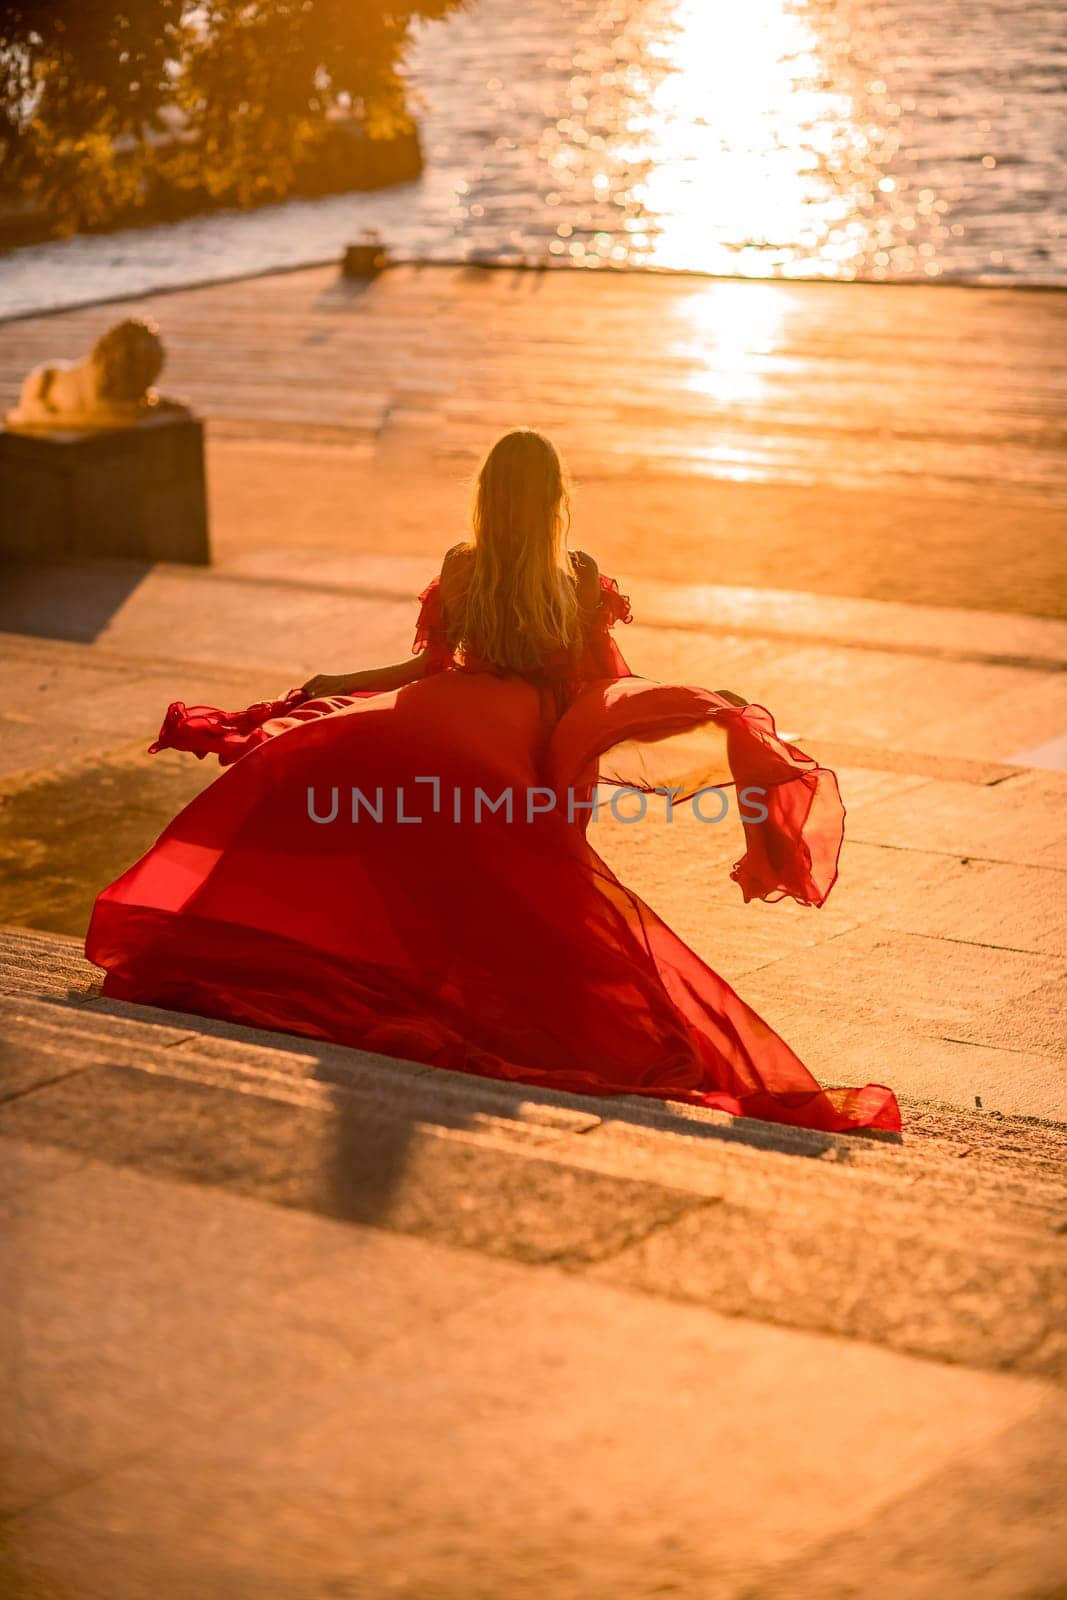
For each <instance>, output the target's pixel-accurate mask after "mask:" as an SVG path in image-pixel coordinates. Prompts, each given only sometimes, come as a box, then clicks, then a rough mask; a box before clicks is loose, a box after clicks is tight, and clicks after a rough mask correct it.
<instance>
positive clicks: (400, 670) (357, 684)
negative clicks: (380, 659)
mask: <svg viewBox="0 0 1067 1600" xmlns="http://www.w3.org/2000/svg"><path fill="white" fill-rule="evenodd" d="M425 673H426V658H425V656H421V655H418V656H409V657H408V659H407V660H406V661H397V662H394V664H393V665H392V666H389V667H367V668H366V669H365V670H364V671H363V672H339V673H336V674H331V673H328V672H320V673H318V674H316V676H315V677H314V678H309V679H308V681H307V682H306V683H305V684H303V685H302V688H303V692H304V693H305V694H306V695H307V696H308V698H309V699H311V700H317V699H319V698H320V697H321V696H323V695H331V694H359V693H360V692H361V691H366V690H371V691H372V692H374V693H384V692H385V691H386V690H388V689H402V688H403V687H404V685H405V684H406V683H414V682H415V681H416V680H417V679H418V678H421V677H424V676H425Z"/></svg>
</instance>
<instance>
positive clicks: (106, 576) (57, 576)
mask: <svg viewBox="0 0 1067 1600" xmlns="http://www.w3.org/2000/svg"><path fill="white" fill-rule="evenodd" d="M151 571H152V563H151V562H143V561H94V562H92V563H86V562H69V563H56V564H55V565H51V564H50V565H48V566H42V565H38V564H37V563H29V562H15V563H12V564H11V565H10V566H7V567H6V568H5V571H4V582H3V584H0V632H3V633H22V634H29V635H31V636H32V637H34V638H38V639H68V640H71V641H72V642H73V643H75V644H91V643H92V641H93V640H94V639H97V638H98V637H99V636H100V634H102V633H103V632H104V630H105V629H106V627H107V625H108V623H109V622H110V621H111V619H112V617H114V616H115V614H116V613H117V612H118V611H120V610H121V609H122V607H123V605H124V604H125V603H126V601H127V600H128V599H129V597H130V595H131V594H133V593H134V591H135V590H136V589H137V588H138V587H139V585H140V584H141V583H143V581H144V579H145V578H146V577H147V576H148V574H149V573H150V572H151Z"/></svg>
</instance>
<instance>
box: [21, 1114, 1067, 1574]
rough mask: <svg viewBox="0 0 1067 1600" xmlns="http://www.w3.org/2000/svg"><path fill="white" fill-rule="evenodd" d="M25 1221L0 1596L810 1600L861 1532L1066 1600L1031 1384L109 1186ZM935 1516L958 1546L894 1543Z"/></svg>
mask: <svg viewBox="0 0 1067 1600" xmlns="http://www.w3.org/2000/svg"><path fill="white" fill-rule="evenodd" d="M4 1143H5V1150H6V1151H11V1152H12V1153H13V1155H14V1157H15V1162H16V1167H17V1166H18V1165H19V1164H20V1163H22V1162H24V1161H25V1159H26V1157H25V1155H24V1153H23V1151H22V1149H21V1147H20V1146H18V1145H15V1146H13V1147H12V1146H11V1145H10V1144H9V1142H8V1141H6V1140H5V1141H4ZM34 1159H36V1157H35V1153H33V1154H31V1156H30V1160H31V1162H32V1161H33V1160H34ZM64 1159H67V1158H64ZM15 1199H16V1208H15V1219H16V1226H15V1232H14V1235H13V1238H12V1234H11V1233H10V1232H9V1233H8V1243H7V1248H8V1249H9V1250H10V1249H11V1248H12V1242H13V1243H14V1247H15V1248H16V1250H18V1251H19V1252H20V1254H21V1258H22V1259H23V1260H25V1259H28V1258H30V1257H31V1256H32V1258H33V1259H34V1260H35V1263H36V1270H35V1271H34V1273H33V1274H32V1276H31V1277H29V1278H27V1277H26V1275H25V1274H20V1276H19V1279H18V1280H17V1288H18V1292H17V1294H16V1296H15V1297H14V1299H13V1301H11V1302H10V1303H9V1306H8V1315H7V1319H6V1320H7V1337H8V1339H12V1338H13V1339H15V1340H16V1341H17V1347H18V1351H19V1360H18V1362H17V1363H16V1365H15V1367H14V1369H12V1368H10V1367H8V1368H7V1369H6V1370H7V1371H8V1375H9V1377H8V1381H9V1382H11V1381H12V1379H13V1381H14V1385H15V1394H14V1398H15V1401H16V1404H15V1406H14V1407H12V1406H11V1405H10V1404H9V1405H8V1406H5V1408H4V1414H5V1419H6V1424H5V1425H6V1427H7V1429H8V1430H10V1429H11V1427H12V1424H13V1423H14V1424H15V1431H14V1437H13V1438H10V1433H9V1452H10V1454H9V1460H10V1461H11V1463H12V1466H13V1468H14V1472H15V1481H14V1484H13V1485H12V1484H9V1486H8V1488H7V1491H6V1496H5V1498H6V1500H7V1508H8V1511H9V1516H8V1519H7V1523H6V1528H7V1536H6V1542H5V1546H4V1551H3V1556H2V1558H0V1560H2V1562H3V1567H0V1571H3V1570H5V1569H6V1577H5V1581H6V1582H7V1583H8V1585H9V1587H8V1590H7V1592H9V1593H12V1594H29V1593H33V1592H34V1590H33V1589H32V1587H31V1585H33V1584H36V1585H38V1586H39V1591H38V1592H41V1593H54V1594H55V1595H57V1596H59V1595H62V1596H63V1597H64V1600H149V1597H152V1600H156V1597H158V1596H159V1595H161V1594H168V1595H169V1594H174V1595H178V1594H181V1595H185V1594H188V1595H193V1594H195V1595H196V1596H197V1597H198V1600H216V1597H217V1600H223V1597H225V1600H309V1597H310V1596H311V1595H315V1596H318V1595H327V1594H329V1595H334V1596H339V1597H340V1596H351V1597H352V1600H355V1597H356V1596H358V1597H359V1600H384V1597H385V1596H387V1595H393V1594H410V1595H412V1596H418V1597H419V1600H461V1597H463V1600H468V1597H469V1600H499V1596H500V1595H502V1594H507V1595H508V1596H515V1597H516V1600H519V1597H522V1596H530V1597H531V1600H532V1597H533V1596H539V1597H540V1596H544V1597H546V1600H615V1597H616V1596H618V1595H619V1594H621V1593H624V1592H625V1593H626V1594H627V1595H628V1596H633V1597H634V1600H645V1597H651V1596H653V1595H659V1594H663V1593H671V1592H675V1593H680V1594H697V1593H699V1594H700V1595H702V1596H707V1597H708V1600H728V1597H729V1600H735V1597H736V1600H741V1597H742V1596H744V1595H747V1594H750V1593H756V1594H762V1593H763V1592H765V1591H766V1592H767V1593H774V1594H777V1593H780V1592H785V1591H784V1590H783V1588H782V1585H783V1583H784V1582H785V1581H786V1580H787V1578H791V1579H792V1582H791V1585H790V1587H789V1589H788V1592H789V1593H790V1594H791V1595H793V1596H795V1597H797V1600H822V1597H823V1596H824V1595H825V1594H826V1593H828V1592H831V1591H829V1590H828V1589H826V1588H824V1587H821V1585H822V1583H823V1578H824V1575H825V1573H826V1572H827V1570H828V1569H829V1570H830V1571H831V1573H833V1571H834V1570H835V1569H834V1567H833V1553H834V1551H836V1550H839V1549H840V1548H841V1547H842V1545H845V1546H846V1548H847V1549H848V1550H849V1551H850V1552H851V1564H850V1563H849V1562H848V1561H845V1560H844V1558H843V1557H841V1558H839V1562H840V1563H843V1567H841V1566H839V1569H838V1570H845V1571H853V1570H855V1565H854V1564H855V1562H856V1560H857V1554H856V1551H857V1547H858V1548H860V1549H867V1550H868V1551H869V1550H870V1540H871V1536H872V1529H874V1528H877V1527H878V1526H879V1525H880V1524H881V1522H882V1519H883V1517H887V1518H889V1519H891V1520H890V1522H889V1528H890V1533H891V1537H889V1538H888V1541H887V1542H886V1543H885V1544H884V1545H883V1547H882V1548H881V1551H880V1560H881V1562H882V1564H883V1565H884V1566H885V1567H886V1568H887V1570H890V1571H893V1572H895V1570H896V1565H897V1561H896V1557H897V1552H898V1550H899V1551H900V1552H901V1556H902V1560H901V1562H900V1565H901V1569H902V1572H903V1573H905V1574H906V1572H907V1565H908V1561H907V1558H908V1557H909V1555H910V1559H911V1560H912V1561H915V1560H917V1559H920V1557H921V1559H922V1562H923V1571H924V1572H925V1573H926V1574H927V1575H928V1577H930V1578H931V1580H932V1579H933V1578H934V1577H936V1578H937V1579H938V1580H939V1581H940V1584H941V1589H940V1592H941V1593H943V1594H944V1593H950V1592H962V1590H957V1589H954V1588H953V1587H952V1585H954V1584H955V1583H957V1582H958V1581H959V1580H960V1578H961V1575H962V1574H964V1573H966V1572H968V1571H969V1570H970V1566H971V1565H973V1559H972V1558H971V1557H969V1556H968V1554H967V1551H966V1548H965V1547H966V1545H967V1543H968V1542H969V1540H970V1539H971V1537H972V1532H973V1536H974V1537H975V1538H977V1539H979V1541H980V1544H979V1548H980V1549H987V1548H988V1547H989V1545H990V1543H991V1542H992V1541H993V1540H994V1538H998V1542H1002V1543H1003V1544H1004V1546H1005V1547H1006V1549H1007V1550H1008V1552H1009V1555H1010V1559H1008V1560H1007V1561H1006V1562H1005V1563H1004V1565H1003V1566H1002V1567H1001V1568H999V1569H998V1568H993V1569H992V1570H990V1571H989V1572H987V1573H986V1575H985V1578H984V1580H983V1582H984V1587H983V1588H982V1589H981V1590H980V1591H979V1592H980V1593H982V1594H983V1596H986V1597H988V1600H1015V1597H1016V1596H1017V1595H1018V1594H1019V1593H1020V1590H1019V1589H1018V1588H1017V1587H1012V1585H1013V1584H1015V1583H1016V1582H1017V1580H1018V1578H1019V1575H1020V1574H1024V1575H1026V1576H1027V1578H1028V1579H1030V1580H1032V1581H1033V1582H1035V1583H1043V1584H1046V1585H1047V1584H1050V1583H1053V1582H1054V1581H1055V1573H1056V1563H1057V1562H1058V1561H1059V1560H1061V1559H1062V1544H1061V1543H1060V1542H1059V1540H1058V1536H1057V1534H1056V1531H1055V1529H1054V1526H1053V1525H1052V1521H1051V1508H1050V1504H1049V1502H1050V1497H1051V1496H1052V1493H1053V1490H1052V1482H1054V1480H1051V1479H1050V1477H1049V1472H1050V1468H1051V1467H1052V1465H1053V1463H1052V1458H1051V1455H1050V1450H1051V1448H1052V1430H1053V1429H1054V1427H1055V1426H1056V1422H1055V1419H1056V1407H1057V1405H1058V1404H1059V1402H1058V1401H1057V1400H1055V1399H1054V1397H1053V1395H1052V1392H1051V1391H1050V1390H1049V1388H1048V1387H1047V1386H1046V1385H1044V1384H1042V1383H1039V1382H1036V1381H1034V1380H1030V1379H1020V1378H1007V1377H998V1376H996V1375H993V1374H987V1373H974V1372H970V1371H966V1370H964V1369H959V1368H952V1367H947V1366H944V1365H942V1364H937V1363H931V1362H926V1361H920V1360H916V1359H914V1358H910V1357H906V1356H900V1355H895V1354H891V1353H889V1352H886V1351H882V1350H877V1349H874V1348H872V1347H870V1346H866V1345H863V1344H847V1343H845V1342H843V1341H842V1340H839V1339H831V1338H825V1337H820V1336H817V1335H811V1334H802V1333H790V1332H787V1331H784V1330H781V1329H775V1328H767V1327H760V1326H759V1325H758V1324H754V1323H751V1322H748V1321H743V1320H733V1319H729V1318H723V1317H720V1316H717V1315H715V1314H714V1313H712V1312H709V1311H707V1310H704V1309H702V1308H698V1307H682V1306H678V1305H674V1304H668V1303H666V1302H663V1301H658V1300H655V1299H649V1298H647V1297H644V1296H641V1295H639V1294H635V1293H632V1292H630V1291H628V1290H626V1289H620V1288H616V1287H612V1286H608V1285H605V1284H599V1283H594V1282H588V1281H576V1280H574V1279H572V1278H568V1277H566V1276H564V1275H562V1274H560V1273H559V1272H558V1271H556V1270H555V1269H553V1268H550V1267H544V1268H530V1267H525V1268H524V1267H518V1266H515V1265H514V1264H511V1263H501V1262H490V1261H487V1260H486V1259H485V1258H484V1257H482V1256H473V1255H468V1254H466V1253H464V1252H457V1251H455V1250H451V1249H449V1248H447V1247H445V1246H443V1245H440V1244H429V1243H426V1242H425V1241H423V1240H410V1239H401V1238H397V1237H394V1236H391V1235H388V1234H384V1233H382V1232H380V1231H377V1230H368V1229H364V1228H358V1227H352V1226H350V1225H343V1224H340V1223H335V1222H330V1221H328V1220H326V1219H323V1218H321V1217H318V1216H309V1215H305V1214H302V1213H299V1212H292V1211H280V1210H278V1209H277V1208H276V1207H273V1206H267V1205H264V1204H262V1203H261V1202H259V1201H256V1200H250V1199H243V1198H239V1197H235V1196H226V1195H219V1194H218V1193H217V1192H215V1191H205V1190H203V1189H199V1188H197V1187H195V1186H190V1185H187V1184H182V1183H176V1182H172V1181H168V1180H165V1179H160V1178H158V1177H148V1176H145V1175H142V1174H138V1173H132V1172H128V1171H121V1170H115V1169H112V1168H110V1167H107V1166H103V1165H101V1164H100V1163H98V1162H91V1163H89V1164H88V1165H86V1164H84V1163H72V1164H71V1167H70V1170H69V1172H68V1173H67V1174H65V1175H64V1174H63V1173H62V1171H61V1169H59V1168H57V1167H56V1166H55V1165H54V1164H53V1166H52V1168H51V1170H50V1171H49V1173H48V1181H46V1182H40V1181H38V1182H35V1183H31V1184H30V1185H29V1186H24V1187H22V1188H21V1189H20V1190H19V1191H18V1193H17V1194H16V1197H15ZM827 1395H832V1396H833V1403H832V1405H829V1406H828V1403H827ZM990 1461H1000V1462H1002V1464H1003V1473H1002V1476H1003V1477H1004V1479H1005V1482H1004V1483H1003V1485H1002V1489H1001V1494H1000V1496H998V1497H997V1498H996V1499H991V1496H990V1492H989V1481H990V1468H989V1466H988V1465H987V1463H988V1462H990ZM976 1483H977V1484H978V1485H979V1486H981V1487H982V1488H983V1490H984V1492H981V1493H979V1494H978V1496H977V1497H976V1498H975V1499H974V1500H973V1501H972V1500H968V1497H967V1494H966V1489H967V1486H968V1484H971V1485H974V1484H976ZM936 1485H941V1489H940V1492H939V1493H938V1492H937V1491H936V1490H935V1487H934V1486H936ZM931 1495H933V1496H934V1504H935V1505H936V1506H937V1507H938V1509H939V1513H940V1518H941V1521H942V1524H943V1525H945V1526H947V1527H950V1528H951V1529H952V1530H953V1532H954V1534H955V1538H953V1539H949V1540H926V1541H923V1540H917V1539H916V1538H915V1535H914V1533H912V1534H911V1535H910V1536H909V1534H908V1531H907V1529H906V1528H905V1527H903V1526H902V1522H903V1518H902V1513H901V1510H900V1508H901V1507H902V1506H903V1505H905V1504H911V1505H913V1506H915V1505H922V1504H923V1503H925V1501H926V1500H927V1499H928V1498H929V1497H930V1496H931ZM920 1520H921V1519H920ZM973 1521H977V1522H978V1523H980V1524H981V1526H980V1527H975V1528H974V1529H972V1522H973ZM1002 1522H1003V1523H1004V1526H1003V1529H1001V1523H1002ZM998 1536H999V1537H998ZM19 1584H21V1585H22V1586H23V1587H22V1588H19V1587H17V1585H19ZM891 1592H894V1593H900V1594H901V1595H903V1594H905V1593H910V1591H907V1590H905V1589H903V1588H899V1589H897V1590H894V1591H891Z"/></svg>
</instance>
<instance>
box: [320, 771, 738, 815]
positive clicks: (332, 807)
mask: <svg viewBox="0 0 1067 1600" xmlns="http://www.w3.org/2000/svg"><path fill="white" fill-rule="evenodd" d="M412 784H413V785H414V784H422V785H425V787H424V788H421V789H419V790H418V791H416V792H412V790H411V789H409V788H408V787H407V786H405V785H403V784H401V785H398V786H393V785H389V786H386V785H383V784H379V785H377V786H376V787H373V788H369V789H357V788H354V787H353V788H349V789H344V788H342V787H341V786H340V785H339V784H334V785H330V786H329V787H327V788H323V789H318V788H315V787H313V786H309V787H308V790H307V815H308V818H309V819H310V821H312V822H314V823H318V824H319V825H321V826H323V827H325V826H327V825H328V824H330V823H336V822H343V823H356V824H360V825H364V826H365V825H368V824H369V825H370V826H374V825H375V824H383V823H390V824H391V823H401V824H403V823H420V822H425V821H426V820H427V819H428V817H443V818H444V819H445V820H447V821H451V822H455V823H480V822H485V821H488V820H493V821H500V820H503V821H504V822H511V823H522V824H530V823H535V822H536V821H537V820H538V818H540V817H544V816H547V815H548V814H549V813H551V812H554V811H558V812H559V813H560V815H562V816H565V817H566V819H567V821H568V822H577V821H579V820H583V819H586V818H588V820H589V821H590V822H598V821H599V820H600V817H601V814H602V813H603V812H604V811H608V812H610V814H611V817H612V818H613V819H614V821H616V822H624V823H625V822H643V821H644V820H645V818H646V817H647V815H648V812H649V800H650V796H651V795H656V796H659V797H660V798H661V799H662V801H663V802H664V804H663V806H662V807H661V808H659V810H660V812H661V815H662V820H663V821H665V822H673V820H674V814H675V811H676V809H677V808H678V807H679V806H681V805H688V806H689V807H690V808H691V809H692V812H693V815H694V816H695V817H696V818H697V820H698V821H699V822H705V823H716V822H722V821H723V819H724V818H725V817H726V816H728V815H729V812H730V796H729V793H728V792H727V790H726V789H722V788H719V787H718V786H717V785H714V784H712V785H708V786H706V787H704V788H702V789H697V790H696V791H695V792H690V791H687V790H685V789H670V788H661V789H652V790H645V789H637V788H631V787H629V786H628V785H617V786H612V787H611V793H610V796H609V798H608V799H607V801H606V802H605V801H604V799H603V797H602V793H601V790H600V789H594V790H593V791H592V793H591V794H590V791H589V790H588V789H564V790H557V789H550V788H545V787H542V786H540V785H537V784H534V785H532V786H530V787H527V788H524V789H523V788H514V787H509V788H506V789H502V790H501V791H500V793H499V794H496V795H493V794H490V793H489V791H488V790H487V789H482V788H479V787H478V786H477V785H475V786H474V787H473V788H462V787H459V786H458V785H446V784H444V783H442V781H441V779H440V778H415V779H413V780H412ZM766 794H767V791H766V789H760V788H754V787H749V788H745V789H741V790H740V791H739V792H738V794H737V807H738V812H739V814H740V817H741V820H742V822H766V820H767V807H766V805H765V804H764V800H765V798H766Z"/></svg>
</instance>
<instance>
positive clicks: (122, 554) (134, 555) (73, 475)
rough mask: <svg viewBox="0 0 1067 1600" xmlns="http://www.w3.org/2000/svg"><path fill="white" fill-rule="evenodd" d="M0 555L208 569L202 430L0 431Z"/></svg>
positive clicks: (184, 419) (149, 424) (175, 423)
mask: <svg viewBox="0 0 1067 1600" xmlns="http://www.w3.org/2000/svg"><path fill="white" fill-rule="evenodd" d="M0 555H2V556H4V557H6V558H7V559H8V560H20V561H72V560H91V559H92V558H93V557H108V558H122V559H126V560H131V561H194V562H207V561H210V559H211V552H210V546H209V543H208V522H207V493H206V482H205V476H204V425H203V423H202V422H201V421H200V420H199V419H198V418H196V417H190V416H189V415H187V414H164V415H162V416H159V417H153V418H152V419H151V420H149V421H145V422H141V423H138V424H137V426H136V427H131V428H115V429H111V430H108V431H107V432H81V431H74V430H71V431H64V432H49V433H43V432H41V433H34V432H28V431H27V432H20V431H17V430H12V429H5V430H4V431H3V432H0Z"/></svg>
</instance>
